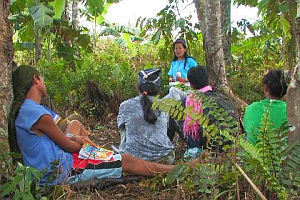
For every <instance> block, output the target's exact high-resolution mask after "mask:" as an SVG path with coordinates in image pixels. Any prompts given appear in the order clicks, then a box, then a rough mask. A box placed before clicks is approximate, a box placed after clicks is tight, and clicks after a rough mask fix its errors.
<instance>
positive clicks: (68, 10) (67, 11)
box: [63, 0, 72, 23]
mask: <svg viewBox="0 0 300 200" xmlns="http://www.w3.org/2000/svg"><path fill="white" fill-rule="evenodd" d="M70 1H71V0H66V3H65V12H64V16H63V18H64V19H65V20H67V21H68V22H69V23H70V22H71V16H70V13H71V11H72V9H71V3H70Z"/></svg>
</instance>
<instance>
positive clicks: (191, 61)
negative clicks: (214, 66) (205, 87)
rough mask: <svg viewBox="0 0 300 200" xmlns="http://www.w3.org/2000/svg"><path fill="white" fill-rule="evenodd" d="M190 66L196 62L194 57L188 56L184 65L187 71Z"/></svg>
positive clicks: (193, 65)
mask: <svg viewBox="0 0 300 200" xmlns="http://www.w3.org/2000/svg"><path fill="white" fill-rule="evenodd" d="M192 67H197V62H196V60H195V59H194V58H188V59H187V65H186V69H187V72H188V71H189V69H190V68H192Z"/></svg>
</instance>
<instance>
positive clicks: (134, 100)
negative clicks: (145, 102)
mask: <svg viewBox="0 0 300 200" xmlns="http://www.w3.org/2000/svg"><path fill="white" fill-rule="evenodd" d="M139 100H140V97H139V96H137V97H134V98H131V99H128V100H126V101H123V102H122V103H121V104H120V108H119V110H127V109H131V108H132V107H134V106H136V105H137V103H138V102H139Z"/></svg>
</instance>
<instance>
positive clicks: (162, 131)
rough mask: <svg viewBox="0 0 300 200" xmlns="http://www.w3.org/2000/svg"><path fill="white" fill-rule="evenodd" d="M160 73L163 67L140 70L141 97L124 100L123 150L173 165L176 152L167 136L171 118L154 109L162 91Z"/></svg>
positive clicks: (121, 121) (120, 118)
mask: <svg viewBox="0 0 300 200" xmlns="http://www.w3.org/2000/svg"><path fill="white" fill-rule="evenodd" d="M160 73H161V70H159V69H147V70H142V71H140V72H139V74H138V90H139V96H137V97H134V98H131V99H129V100H127V101H124V102H123V103H121V105H120V108H119V114H118V118H117V123H118V127H119V128H120V129H121V133H122V136H121V144H120V151H121V152H123V153H130V154H131V155H133V156H134V157H136V158H141V159H143V160H148V161H155V162H161V163H165V164H172V163H173V162H174V158H175V153H174V146H173V145H172V143H171V141H170V139H169V137H168V136H167V126H168V118H169V117H168V115H167V114H166V113H163V112H159V111H156V110H152V108H151V106H152V101H153V99H154V96H156V95H158V93H159V91H160V83H161V79H160Z"/></svg>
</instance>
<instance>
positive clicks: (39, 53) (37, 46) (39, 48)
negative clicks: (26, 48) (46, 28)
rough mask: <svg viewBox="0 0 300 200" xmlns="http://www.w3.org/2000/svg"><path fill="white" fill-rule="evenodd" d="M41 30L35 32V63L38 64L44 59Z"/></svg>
mask: <svg viewBox="0 0 300 200" xmlns="http://www.w3.org/2000/svg"><path fill="white" fill-rule="evenodd" d="M41 40H42V39H41V29H40V28H37V29H36V30H35V61H36V62H38V61H39V60H41V59H42V41H41Z"/></svg>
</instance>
